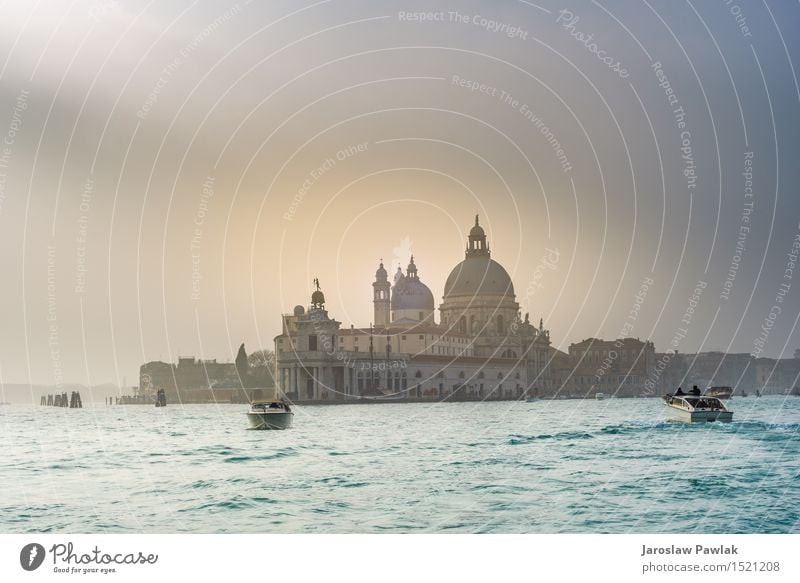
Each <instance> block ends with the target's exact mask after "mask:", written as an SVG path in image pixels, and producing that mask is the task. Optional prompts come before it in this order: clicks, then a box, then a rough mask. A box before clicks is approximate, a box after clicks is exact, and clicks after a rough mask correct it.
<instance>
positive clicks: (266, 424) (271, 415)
mask: <svg viewBox="0 0 800 583" xmlns="http://www.w3.org/2000/svg"><path fill="white" fill-rule="evenodd" d="M293 417H294V413H293V412H292V409H291V408H290V407H289V404H288V403H284V402H283V401H256V402H253V403H251V404H250V410H249V411H248V412H247V420H248V421H249V422H250V426H251V427H252V428H253V429H289V428H290V427H291V426H292V418H293Z"/></svg>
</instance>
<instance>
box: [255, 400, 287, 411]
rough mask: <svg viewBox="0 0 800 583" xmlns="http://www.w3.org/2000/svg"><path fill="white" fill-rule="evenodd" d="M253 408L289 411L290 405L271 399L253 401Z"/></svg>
mask: <svg viewBox="0 0 800 583" xmlns="http://www.w3.org/2000/svg"><path fill="white" fill-rule="evenodd" d="M251 407H252V408H253V409H263V410H265V411H266V410H267V409H270V410H280V411H288V410H289V406H288V405H287V404H286V403H280V402H278V401H270V402H264V403H253V404H252V405H251Z"/></svg>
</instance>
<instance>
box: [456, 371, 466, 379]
mask: <svg viewBox="0 0 800 583" xmlns="http://www.w3.org/2000/svg"><path fill="white" fill-rule="evenodd" d="M464 376H465V375H464V371H463V370H462V371H461V372H460V373H458V378H460V379H463V378H464Z"/></svg>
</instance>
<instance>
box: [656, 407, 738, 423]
mask: <svg viewBox="0 0 800 583" xmlns="http://www.w3.org/2000/svg"><path fill="white" fill-rule="evenodd" d="M667 409H668V410H669V417H670V419H673V420H675V421H686V422H688V423H708V422H711V421H720V422H722V423H730V422H731V421H733V411H688V410H686V409H678V408H676V407H671V406H670V405H667Z"/></svg>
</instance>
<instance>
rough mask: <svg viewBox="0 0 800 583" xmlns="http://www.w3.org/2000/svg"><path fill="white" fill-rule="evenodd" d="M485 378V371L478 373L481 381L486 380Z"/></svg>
mask: <svg viewBox="0 0 800 583" xmlns="http://www.w3.org/2000/svg"><path fill="white" fill-rule="evenodd" d="M485 376H486V375H485V374H483V371H481V372H479V373H478V378H479V379H482V378H484V377H485Z"/></svg>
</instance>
